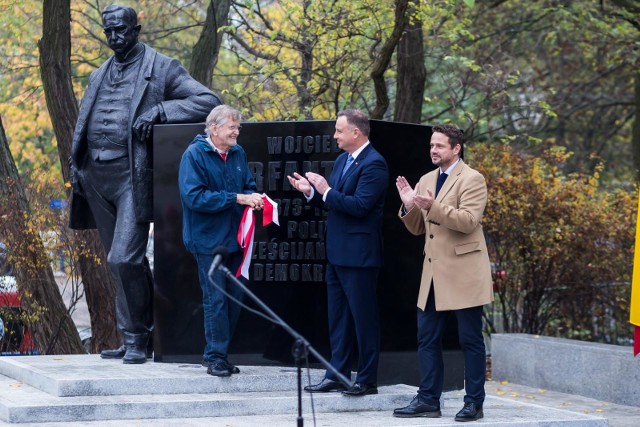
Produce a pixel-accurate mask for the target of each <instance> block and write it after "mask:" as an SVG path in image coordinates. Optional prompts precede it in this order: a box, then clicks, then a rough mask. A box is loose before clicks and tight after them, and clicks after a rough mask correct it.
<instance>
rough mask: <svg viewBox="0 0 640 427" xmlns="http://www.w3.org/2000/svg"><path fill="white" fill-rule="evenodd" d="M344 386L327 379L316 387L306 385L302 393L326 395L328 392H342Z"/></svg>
mask: <svg viewBox="0 0 640 427" xmlns="http://www.w3.org/2000/svg"><path fill="white" fill-rule="evenodd" d="M343 390H345V386H344V385H343V384H342V383H341V382H339V381H333V380H330V379H328V378H325V379H323V380H322V381H320V382H319V383H318V384H316V385H308V386H305V387H304V391H306V392H309V393H328V392H330V391H343Z"/></svg>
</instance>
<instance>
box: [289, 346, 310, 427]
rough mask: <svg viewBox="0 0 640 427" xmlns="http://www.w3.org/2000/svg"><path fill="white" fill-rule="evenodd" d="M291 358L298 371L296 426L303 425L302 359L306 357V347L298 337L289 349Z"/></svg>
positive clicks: (300, 426)
mask: <svg viewBox="0 0 640 427" xmlns="http://www.w3.org/2000/svg"><path fill="white" fill-rule="evenodd" d="M291 353H292V354H293V359H294V360H295V361H296V367H297V371H298V427H303V426H304V418H302V361H303V360H305V359H306V358H307V355H308V353H307V349H306V348H305V346H304V343H303V342H302V341H300V339H296V341H295V342H294V343H293V347H292V349H291Z"/></svg>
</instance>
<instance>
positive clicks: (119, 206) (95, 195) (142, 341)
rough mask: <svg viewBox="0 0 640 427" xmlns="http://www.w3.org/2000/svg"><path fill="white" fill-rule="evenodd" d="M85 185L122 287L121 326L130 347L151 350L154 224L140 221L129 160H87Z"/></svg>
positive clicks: (119, 300) (118, 291) (109, 260)
mask: <svg viewBox="0 0 640 427" xmlns="http://www.w3.org/2000/svg"><path fill="white" fill-rule="evenodd" d="M87 162H88V163H87V166H86V168H85V169H84V170H83V171H82V175H81V184H82V188H83V189H84V192H85V196H86V199H87V201H88V202H89V207H90V208H91V212H92V213H93V216H94V217H95V220H96V225H97V227H98V232H99V233H100V239H101V240H102V244H103V246H104V250H105V252H106V254H107V265H108V267H109V270H110V271H111V273H112V275H113V277H114V279H115V283H116V320H117V323H118V329H119V331H120V333H121V334H122V338H123V341H124V344H125V345H135V346H141V347H145V348H146V345H147V341H148V339H149V335H150V333H151V332H152V331H153V277H152V275H151V269H150V268H149V262H148V260H147V258H146V249H147V241H148V239H149V224H148V223H138V222H136V219H135V214H134V204H133V192H132V186H131V176H130V173H129V159H128V157H121V158H119V159H114V160H109V161H97V160H96V161H94V160H91V159H90V158H88V159H87Z"/></svg>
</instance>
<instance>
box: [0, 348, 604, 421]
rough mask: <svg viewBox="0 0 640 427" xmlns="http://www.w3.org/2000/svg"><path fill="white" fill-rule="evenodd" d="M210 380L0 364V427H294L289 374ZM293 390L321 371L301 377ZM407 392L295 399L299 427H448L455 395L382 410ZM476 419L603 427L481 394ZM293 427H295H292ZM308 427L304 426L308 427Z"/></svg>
mask: <svg viewBox="0 0 640 427" xmlns="http://www.w3.org/2000/svg"><path fill="white" fill-rule="evenodd" d="M240 370H241V372H240V374H237V375H233V376H231V377H229V378H217V377H212V376H210V375H207V374H206V369H205V368H204V367H202V366H200V365H193V364H170V363H154V362H148V363H145V364H143V365H124V364H122V362H121V361H117V360H102V359H100V358H99V357H98V356H96V355H80V356H67V355H65V356H20V357H0V372H2V373H3V374H4V375H0V427H4V426H5V425H7V426H8V425H15V423H20V424H21V426H23V427H30V426H34V427H80V426H82V427H115V426H122V425H126V426H128V427H138V426H147V425H154V426H158V425H160V426H163V427H165V426H166V427H171V426H176V427H177V426H180V427H183V426H184V427H186V426H194V427H199V426H225V427H226V426H230V425H233V426H234V427H243V426H256V425H268V426H272V427H277V426H285V425H294V422H296V421H295V420H296V419H297V414H298V394H297V369H295V368H291V367H277V366H240ZM303 374H304V375H303V385H304V384H308V383H316V382H317V381H319V380H320V379H321V378H322V377H323V375H324V371H322V370H308V371H307V370H306V369H305V370H303ZM415 393H416V387H415V386H409V385H392V386H381V387H379V394H377V395H370V396H363V397H345V396H342V395H341V394H339V393H325V394H313V395H310V394H308V393H303V395H302V405H303V406H302V414H303V419H304V420H305V422H306V423H307V424H309V423H311V422H313V424H314V425H315V422H314V418H313V417H314V414H315V419H316V420H317V421H318V425H322V426H325V427H327V426H341V427H342V426H345V425H348V426H349V427H365V426H366V427H374V426H387V427H395V426H398V427H399V426H414V425H424V424H425V422H428V424H429V425H436V426H454V425H459V423H456V422H455V421H453V418H454V416H455V413H456V412H457V411H458V410H459V409H460V407H461V404H462V401H463V396H464V391H453V392H448V393H446V394H445V395H444V396H443V399H442V412H443V416H442V418H438V419H429V420H425V419H423V418H418V419H401V418H394V417H393V416H392V410H393V409H394V408H397V407H401V406H405V405H406V404H408V403H409V402H410V401H411V399H412V398H413V396H414V395H415ZM484 406H485V418H484V419H482V420H479V421H477V422H475V423H473V424H474V425H484V426H495V425H500V426H505V427H506V426H509V427H534V426H536V427H541V426H545V427H546V426H576V427H577V426H580V427H606V426H607V425H608V424H607V420H606V419H604V418H601V417H594V416H590V415H586V414H581V413H576V411H573V412H570V411H566V410H563V409H558V408H549V407H542V406H539V405H535V404H528V403H524V402H514V401H512V400H508V399H504V398H501V397H497V396H490V395H488V396H487V398H486V400H485V405H484ZM298 425H299V424H298ZM309 425H310V424H309Z"/></svg>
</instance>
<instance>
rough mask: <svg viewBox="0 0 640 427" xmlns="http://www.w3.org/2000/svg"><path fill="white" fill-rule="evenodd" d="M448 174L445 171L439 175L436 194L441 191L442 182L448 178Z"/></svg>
mask: <svg viewBox="0 0 640 427" xmlns="http://www.w3.org/2000/svg"><path fill="white" fill-rule="evenodd" d="M448 176H449V175H447V174H446V173H444V172H443V173H441V174H440V175H438V182H437V183H436V196H437V195H438V193H439V192H440V189H441V188H442V184H444V182H445V181H446V180H447V177H448Z"/></svg>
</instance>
